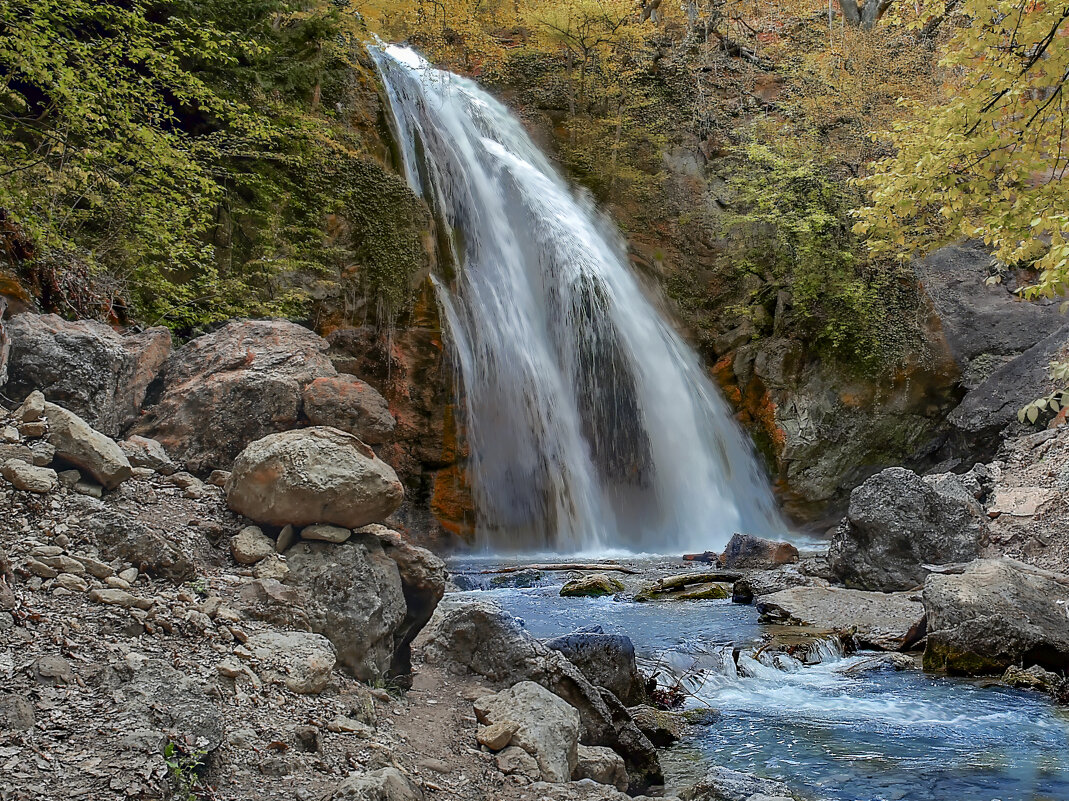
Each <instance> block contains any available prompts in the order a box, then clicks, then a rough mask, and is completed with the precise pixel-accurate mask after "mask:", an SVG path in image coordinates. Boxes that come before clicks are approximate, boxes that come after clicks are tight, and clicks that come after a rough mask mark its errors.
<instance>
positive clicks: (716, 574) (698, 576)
mask: <svg viewBox="0 0 1069 801" xmlns="http://www.w3.org/2000/svg"><path fill="white" fill-rule="evenodd" d="M740 578H742V573H734V572H731V571H728V570H697V571H694V572H693V573H682V574H680V575H678V576H669V577H667V578H663V579H661V580H660V581H658V582H657V584H656V585H654V586H655V587H656V589H654V588H651V590H652V591H653V592H670V591H671V590H678V589H681V588H683V587H686V586H687V585H688V584H707V583H709V582H711V581H722V582H725V583H734V582H736V581H738V580H739V579H740Z"/></svg>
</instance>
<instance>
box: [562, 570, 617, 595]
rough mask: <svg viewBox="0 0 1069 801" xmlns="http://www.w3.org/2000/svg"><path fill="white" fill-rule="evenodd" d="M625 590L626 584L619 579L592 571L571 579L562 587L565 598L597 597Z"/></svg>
mask: <svg viewBox="0 0 1069 801" xmlns="http://www.w3.org/2000/svg"><path fill="white" fill-rule="evenodd" d="M623 590H624V585H623V584H622V583H621V582H620V580H619V579H615V578H613V577H612V576H608V575H606V574H605V573H591V574H590V575H588V576H582V577H581V578H577V579H572V580H571V581H569V582H568V583H567V584H565V585H564V586H563V587H561V588H560V594H561V596H562V597H564V598H597V597H599V596H602V595H615V594H616V593H618V592H623Z"/></svg>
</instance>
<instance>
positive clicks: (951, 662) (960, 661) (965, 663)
mask: <svg viewBox="0 0 1069 801" xmlns="http://www.w3.org/2000/svg"><path fill="white" fill-rule="evenodd" d="M1008 664H1009V663H1008V661H1007V660H1005V659H998V658H992V657H986V656H983V655H981V654H977V653H975V652H973V651H964V650H961V649H959V648H955V647H953V646H951V645H949V644H948V643H945V642H943V641H942V640H941V639H940V638H937V637H932V636H929V637H928V641H927V643H926V644H925V648H924V659H923V667H924V669H925V670H926V671H936V672H937V671H945V672H947V673H950V674H953V675H957V676H992V675H1001V674H1002V673H1003V672H1004V671H1005V670H1006V668H1007V666H1008Z"/></svg>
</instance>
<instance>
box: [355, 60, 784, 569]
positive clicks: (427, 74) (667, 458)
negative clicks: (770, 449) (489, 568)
mask: <svg viewBox="0 0 1069 801" xmlns="http://www.w3.org/2000/svg"><path fill="white" fill-rule="evenodd" d="M372 54H373V57H374V58H375V60H376V62H377V64H378V67H379V71H380V74H381V76H382V80H383V83H384V85H385V89H386V93H387V96H388V98H389V103H390V106H391V111H392V115H393V121H394V124H395V125H396V133H397V135H398V138H399V145H400V149H401V152H402V156H403V160H404V168H405V172H406V175H407V179H408V181H409V183H410V185H411V186H412V188H413V189H414V190H415V191H416V192H417V193H418V194H420V195H421V196H422V197H423V198H424V199H425V200H426V201H427V203H428V204H429V205H430V206H431V208H432V210H433V212H434V213H435V215H436V217H437V219H438V220H439V225H440V226H442V227H443V228H444V233H445V236H444V239H446V240H447V241H448V249H449V251H450V252H449V253H447V254H445V255H446V256H447V257H448V259H449V261H451V263H452V264H454V265H456V274H455V276H450V279H449V280H445V279H442V278H439V279H438V280H436V286H437V289H438V297H439V302H440V304H441V307H442V310H443V316H444V318H445V321H446V324H447V327H448V336H449V339H450V344H451V347H452V350H453V353H454V355H455V358H456V360H457V362H458V364H459V369H460V373H461V378H462V385H463V402H464V408H465V412H466V421H465V422H466V427H467V435H468V441H469V445H470V448H471V458H470V463H469V474H470V479H471V485H472V491H473V494H474V500H475V504H476V510H477V513H478V520H479V523H478V538H479V544H480V545H481V546H483V547H485V548H487V549H488V550H494V551H503V550H514V551H539V550H553V551H558V552H569V551H574V552H578V551H585V552H598V551H606V550H610V549H620V550H629V551H644V552H660V553H663V552H669V551H678V550H680V549H686V548H693V549H696V550H706V549H716V548H720V547H721V546H723V545H724V544H725V543H726V541H727V539H728V538H729V537H730V536H731V535H732V533H734V532H735V531H744V532H748V533H755V534H782V533H783V532H784V531H785V530H786V529H785V526H784V524H783V522H782V521H781V520H780V518H779V516H778V513H777V511H776V505H775V503H774V501H773V499H772V495H771V492H770V490H769V487H768V482H767V479H766V478H765V477H764V475H763V474H762V471H761V469H760V467H759V466H758V463H757V460H756V458H755V456H754V453H753V449H752V446H751V445H750V443H749V441H748V440H747V439H746V437H745V436H744V435H743V433H742V432H741V430H740V429H739V427H738V426H737V424H736V423H735V421H734V419H733V418H732V416H731V413H730V411H729V409H728V407H727V405H726V403H725V402H724V401H723V399H722V398H721V397H720V395H719V392H718V390H717V389H716V387H714V386H713V384H712V383H711V381H710V380H709V378H708V376H706V374H705V372H704V370H703V369H702V366H701V364H700V362H699V360H698V358H697V356H696V354H694V353H693V352H692V351H691V350H690V349H689V348H688V347H687V345H686V344H685V343H684V342H683V341H682V340H681V339H680V337H679V336H678V335H677V334H676V333H675V332H674V331H673V330H672V328H671V327H670V325H669V324H668V323H667V322H666V321H665V319H664V318H663V317H661V315H660V314H659V313H658V311H657V310H656V308H655V307H654V305H653V304H652V303H651V302H650V300H649V299H648V298H647V297H646V295H645V294H644V292H643V290H642V288H641V287H640V286H639V284H638V282H637V280H636V278H635V276H634V275H633V274H632V272H631V269H630V266H629V265H628V263H627V259H626V256H625V254H624V250H623V246H622V244H621V242H620V237H619V235H618V234H617V233H616V231H615V230H614V229H613V228H612V226H611V225H609V224H607V223H606V222H605V221H604V220H603V219H602V218H601V216H600V215H599V214H598V213H597V211H596V209H595V208H594V206H593V203H592V202H591V201H590V200H589V199H588V198H587V197H585V196H583V195H581V194H577V193H576V192H574V191H573V190H572V189H571V188H570V187H569V185H568V184H567V182H566V181H565V180H564V179H563V178H562V177H561V176H560V175H559V174H558V172H557V171H556V170H555V169H554V167H553V166H552V165H551V164H550V162H549V161H548V159H547V158H546V157H545V155H544V154H543V153H542V152H541V151H540V150H539V149H538V147H537V146H536V145H535V144H534V142H532V141H531V139H530V137H529V136H528V135H527V134H526V132H525V131H524V129H523V127H522V125H521V124H520V121H519V120H518V119H517V118H516V117H515V116H514V115H513V114H512V113H511V112H510V111H509V110H508V109H507V108H506V107H505V106H503V105H502V104H501V103H499V102H498V101H497V100H495V99H494V98H492V97H491V96H490V95H489V94H487V93H486V92H485V91H483V90H482V89H481V88H479V86H478V85H477V84H476V83H475V82H473V81H470V80H468V79H465V78H462V77H460V76H457V75H454V74H452V73H448V72H443V71H440V70H436V69H434V68H432V67H431V66H430V65H429V64H427V63H426V62H425V61H424V60H423V59H422V58H421V57H420V56H418V55H417V54H416V53H414V52H413V51H411V50H409V49H406V48H401V47H381V48H373V49H372Z"/></svg>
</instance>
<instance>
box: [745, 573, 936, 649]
mask: <svg viewBox="0 0 1069 801" xmlns="http://www.w3.org/2000/svg"><path fill="white" fill-rule="evenodd" d="M756 605H757V611H758V612H760V613H761V620H762V622H765V623H784V624H787V625H797V626H812V627H813V628H816V629H820V630H823V631H829V632H839V633H852V634H853V636H854V637H855V638H856V639H857V641H858V644H859V645H860V646H861V647H863V648H878V649H880V650H884V651H900V650H903V649H905V648H907V647H909V646H910V645H912V644H913V643H914V642H917V641H918V640H919V639H920V638H921V637H922V636H923V632H924V605H923V604H922V603H921V601H920V598H919V597H918V596H916V595H915V594H913V593H882V592H864V591H862V590H847V589H840V588H836V587H792V588H790V589H788V590H781V591H780V592H775V593H772V594H771V595H765V596H762V597H760V598H758V599H757V602H756Z"/></svg>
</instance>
